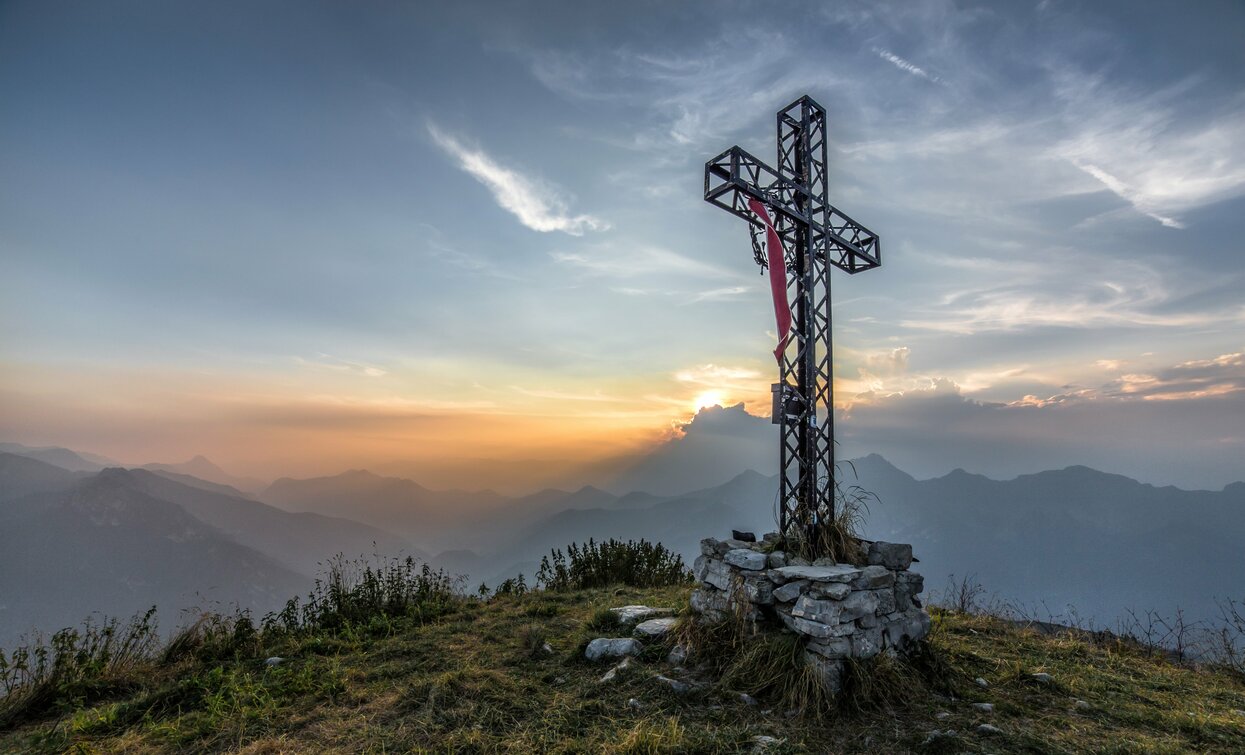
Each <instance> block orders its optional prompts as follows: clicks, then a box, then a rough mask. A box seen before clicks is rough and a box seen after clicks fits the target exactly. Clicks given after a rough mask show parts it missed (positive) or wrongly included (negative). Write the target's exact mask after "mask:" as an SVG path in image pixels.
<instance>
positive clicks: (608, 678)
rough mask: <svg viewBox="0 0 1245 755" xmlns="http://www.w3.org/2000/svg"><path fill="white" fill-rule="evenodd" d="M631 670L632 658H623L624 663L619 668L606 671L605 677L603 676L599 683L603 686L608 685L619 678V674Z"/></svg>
mask: <svg viewBox="0 0 1245 755" xmlns="http://www.w3.org/2000/svg"><path fill="white" fill-rule="evenodd" d="M629 668H631V658H630V657H627V658H623V659H622V663H620V664H618V665H617V666H615V667H614V668H612V669H610V670H609V671H606V672H605V675H604V676H602V677H601V678H600V679H598V680H597V681H598V682H599V683H601V684H608V683H610V682H612V681H614V680H615V679H617V678H618V674H619V672H621V671H626V670H627V669H629Z"/></svg>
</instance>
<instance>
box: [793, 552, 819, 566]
mask: <svg viewBox="0 0 1245 755" xmlns="http://www.w3.org/2000/svg"><path fill="white" fill-rule="evenodd" d="M787 565H788V566H812V565H813V562H812V561H809V560H808V559H807V558H804V557H803V556H792V555H790V554H788V555H787Z"/></svg>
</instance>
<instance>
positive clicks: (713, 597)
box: [688, 587, 730, 620]
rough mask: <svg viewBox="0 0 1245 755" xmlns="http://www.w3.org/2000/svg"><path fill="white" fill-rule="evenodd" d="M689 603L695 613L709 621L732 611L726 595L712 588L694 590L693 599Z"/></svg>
mask: <svg viewBox="0 0 1245 755" xmlns="http://www.w3.org/2000/svg"><path fill="white" fill-rule="evenodd" d="M688 603H689V604H690V605H691V608H692V612H693V613H695V614H699V615H700V616H703V617H705V618H706V619H709V620H714V619H718V618H721V617H722V616H725V615H726V612H727V611H728V610H730V603H729V602H728V601H727V599H726V593H724V592H722V591H721V590H715V589H713V588H711V587H708V588H700V589H697V590H692V597H691V598H690V599H689V600H688Z"/></svg>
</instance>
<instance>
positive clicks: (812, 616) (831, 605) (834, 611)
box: [791, 595, 843, 624]
mask: <svg viewBox="0 0 1245 755" xmlns="http://www.w3.org/2000/svg"><path fill="white" fill-rule="evenodd" d="M842 605H843V601H836V600H817V599H815V598H810V597H809V596H807V595H802V596H800V599H799V600H797V601H796V602H795V606H794V607H792V609H791V615H792V616H794V617H797V618H801V619H808V620H809V621H816V622H818V623H821V624H838V623H839V621H841V620H842V619H841V617H842V616H843V609H842Z"/></svg>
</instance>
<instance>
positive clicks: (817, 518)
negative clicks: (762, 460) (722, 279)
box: [705, 96, 882, 555]
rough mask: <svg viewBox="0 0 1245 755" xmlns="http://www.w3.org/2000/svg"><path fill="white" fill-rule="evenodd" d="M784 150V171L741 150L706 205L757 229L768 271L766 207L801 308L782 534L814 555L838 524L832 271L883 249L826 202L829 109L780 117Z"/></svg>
mask: <svg viewBox="0 0 1245 755" xmlns="http://www.w3.org/2000/svg"><path fill="white" fill-rule="evenodd" d="M777 142H778V168H777V169H774V168H771V167H769V166H768V165H766V164H765V163H763V162H761V161H760V160H758V159H757V158H755V157H753V156H752V155H750V154H749V153H747V152H746V151H744V150H743V149H741V148H739V147H738V146H736V147H731V148H730V149H728V150H726V151H725V152H723V153H722V154H721V155H718V156H717V157H715V158H713V159H712V160H710V161H709V162H707V163H705V201H707V202H709V203H711V204H714V205H716V206H718V207H720V208H722V209H724V210H726V211H728V212H730V213H731V214H733V215H736V216H737V217H741V218H743V219H744V220H747V221H748V222H749V223H750V224H751V225H750V227H751V228H752V231H753V236H752V238H753V254H754V257H755V258H756V261H757V262H758V263H759V264H761V265H762V266H764V265H765V264H766V255H765V253H764V251H763V250H762V249H761V246H760V243H761V242H760V238H761V236H760V234H759V233H758V230H759V229H762V228H763V227H764V224H763V223H762V221H761V220H760V219H758V218H757V216H756V215H755V214H754V213H753V212H752V211H751V210H750V209H749V206H748V202H749V200H750V199H756V200H760V201H761V202H762V203H763V204H765V205H766V206H767V207H768V208H769V210H770V212H771V213H772V214H773V223H774V230H775V231H776V233H777V234H778V238H779V240H780V241H781V243H782V246H783V259H784V260H785V263H786V271H785V272H786V281H787V296H788V303H789V304H793V305H794V306H793V307H792V310H793V315H794V322H793V328H792V336H793V337H792V338H791V339H790V341H788V343H787V348H786V349H785V350H784V351H782V352H781V353H780V354H779V355H778V383H776V384H775V385H774V386H773V390H774V423H775V424H777V425H779V427H780V439H779V477H778V479H779V513H778V528H779V531H780V532H781V533H782V534H783V535H786V536H795V537H798V538H800V539H802V540H804V541H805V542H807V543H808V544H809V545H810V547H811V548H813V549H816V548H818V547H819V546H820V544H821V543H822V542H823V540H822V538H820V537H819V533H820V531H821V530H822V528H824V527H826V526H829V525H832V524H833V523H834V520H835V491H836V485H835V466H834V464H835V462H834V457H835V451H834V386H833V382H834V372H833V365H832V352H833V340H832V324H833V317H832V313H831V309H830V269H831V267H837V268H839V269H841V270H844V271H846V272H848V273H853V274H854V273H858V272H861V271H863V270H871V269H873V268H875V267H878V266H880V265H881V264H882V257H881V245H880V242H879V240H878V237H877V235H876V234H874V233H873V232H871V231H869V230H868V229H866V228H864V227H863V226H861V225H860V224H859V223H857V222H855V221H854V220H852V219H851V218H849V217H848V216H846V215H844V214H843V213H842V212H840V211H839V210H838V209H837V208H835V207H834V206H832V205H831V204H830V202H829V198H828V185H827V184H828V172H827V151H828V146H827V135H826V111H825V109H824V108H822V107H821V106H820V105H818V104H817V103H816V102H815V101H813V99H812V98H811V97H808V96H804V97H801V98H800V99H798V100H796V101H795V102H793V103H791V104H790V105H788V106H787V107H785V108H783V109H782V110H780V111H778V122H777ZM819 420H820V421H819ZM824 555H830V554H824Z"/></svg>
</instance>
